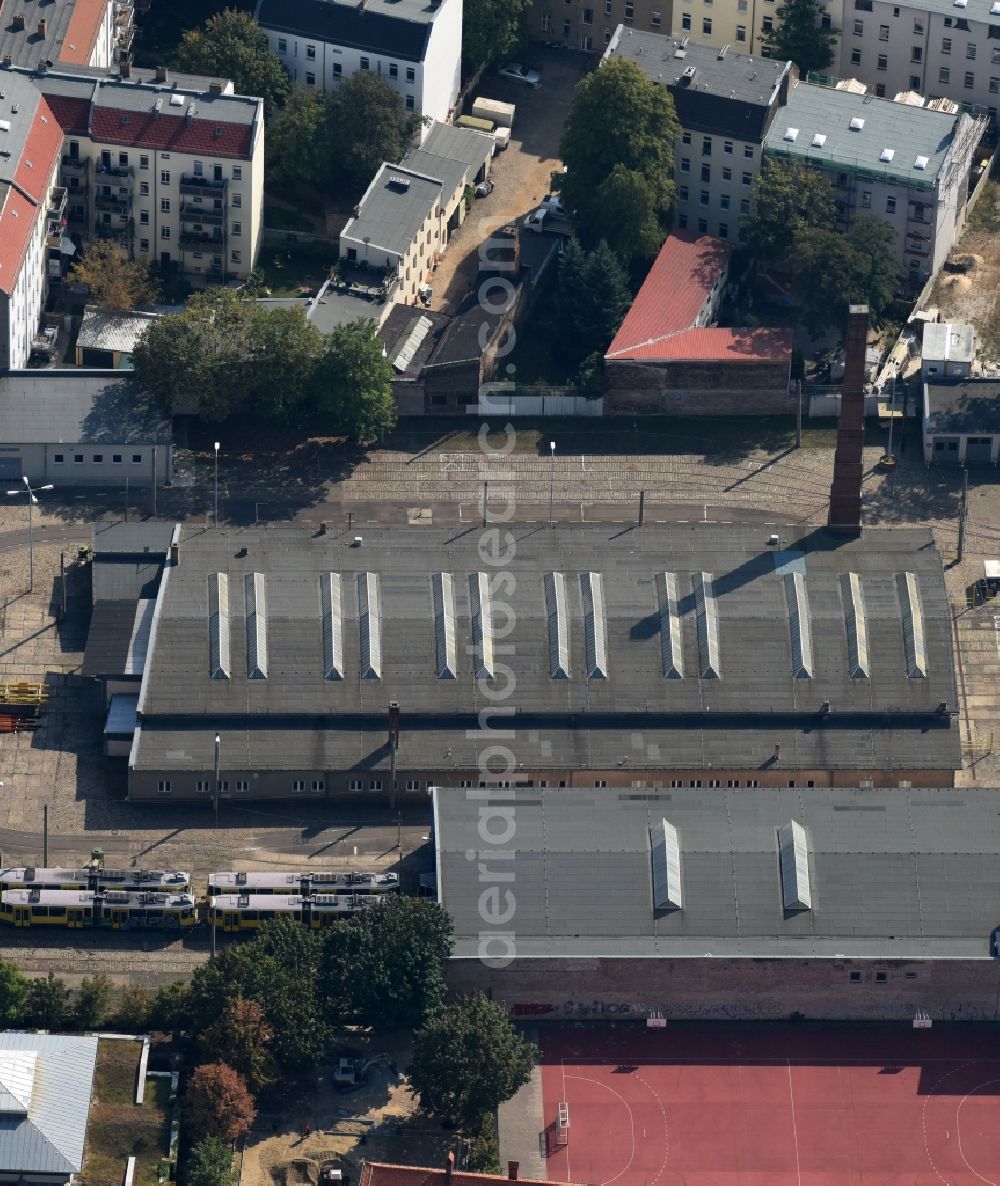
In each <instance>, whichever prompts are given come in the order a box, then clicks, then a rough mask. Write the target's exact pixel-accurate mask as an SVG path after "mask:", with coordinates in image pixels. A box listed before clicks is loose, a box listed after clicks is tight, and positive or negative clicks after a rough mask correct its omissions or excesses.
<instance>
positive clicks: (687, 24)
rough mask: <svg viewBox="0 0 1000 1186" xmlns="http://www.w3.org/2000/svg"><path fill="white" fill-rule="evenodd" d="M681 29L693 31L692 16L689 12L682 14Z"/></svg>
mask: <svg viewBox="0 0 1000 1186" xmlns="http://www.w3.org/2000/svg"><path fill="white" fill-rule="evenodd" d="M681 28H682V29H685V30H687V32H690V31H691V14H690V13H689V12H682V13H681Z"/></svg>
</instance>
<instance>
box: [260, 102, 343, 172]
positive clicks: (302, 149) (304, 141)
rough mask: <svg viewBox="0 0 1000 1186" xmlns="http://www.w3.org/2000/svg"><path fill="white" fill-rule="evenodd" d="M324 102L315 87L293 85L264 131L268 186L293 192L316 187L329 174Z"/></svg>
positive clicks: (325, 104) (325, 106) (325, 107)
mask: <svg viewBox="0 0 1000 1186" xmlns="http://www.w3.org/2000/svg"><path fill="white" fill-rule="evenodd" d="M326 121H327V99H326V96H325V95H324V94H323V93H322V92H320V91H317V90H315V89H314V88H309V87H304V86H295V87H292V91H291V94H290V95H289V96H288V101H287V102H286V103H285V106H284V107H283V108H282V109H281V111H279V112H278V114H277V115H276V116H275V117H274V119H273V120H272V121H271V123H270V125H269V126H268V129H267V141H266V145H265V153H266V157H267V174H266V175H267V187H268V190H269V191H270V192H273V193H282V192H289V191H290V192H291V193H296V192H298V191H300V190H301V189H302V188H303V187H304V186H309V187H313V188H318V187H319V186H321V185H322V184H323V182H324V181H325V180H326V178H327V177H328V175H329V171H330V166H329V160H328V152H327V149H326V128H327V122H326Z"/></svg>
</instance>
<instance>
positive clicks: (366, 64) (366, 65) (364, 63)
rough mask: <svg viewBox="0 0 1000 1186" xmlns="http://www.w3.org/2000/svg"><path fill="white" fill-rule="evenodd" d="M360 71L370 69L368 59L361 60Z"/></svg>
mask: <svg viewBox="0 0 1000 1186" xmlns="http://www.w3.org/2000/svg"><path fill="white" fill-rule="evenodd" d="M361 69H362V70H370V69H371V61H370V59H368V58H362V59H361Z"/></svg>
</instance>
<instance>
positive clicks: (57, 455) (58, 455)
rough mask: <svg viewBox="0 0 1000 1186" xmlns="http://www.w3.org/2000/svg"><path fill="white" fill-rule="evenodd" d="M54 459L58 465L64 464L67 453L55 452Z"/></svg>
mask: <svg viewBox="0 0 1000 1186" xmlns="http://www.w3.org/2000/svg"><path fill="white" fill-rule="evenodd" d="M52 460H53V461H54V462H55V463H56V465H62V463H63V462H64V461H65V460H66V455H65V453H55V454H53V457H52Z"/></svg>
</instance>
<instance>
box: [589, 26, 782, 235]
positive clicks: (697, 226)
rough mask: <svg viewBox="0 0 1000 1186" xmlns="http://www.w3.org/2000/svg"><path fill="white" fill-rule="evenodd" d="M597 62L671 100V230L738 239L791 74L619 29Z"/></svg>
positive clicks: (777, 65) (777, 66) (723, 52)
mask: <svg viewBox="0 0 1000 1186" xmlns="http://www.w3.org/2000/svg"><path fill="white" fill-rule="evenodd" d="M604 57H605V60H610V59H612V58H625V59H627V60H628V61H630V62H634V63H635V64H636V65H637V66H638V67H639V68H640V69H641V70H642V71H643V73H644V74H645V75H646V76H647V77H648V78H650V79H651V80H652V81H653V82H656V83H660V84H662V85H663V86H666V87H667V89H668V90H669V91H670V94H671V95H672V96H673V100H674V105H675V107H676V108H677V119H678V122H679V123H680V125H681V133H680V135H679V136H678V138H677V141H676V143H675V145H674V179H675V181H676V183H677V199H676V204H675V211H676V225H677V226H678V227H679V228H680V229H681V230H685V229H690V230H692V231H695V232H696V233H697V234H700V235H713V236H715V237H716V238H719V239H736V238H738V237H739V228H740V223H741V222H742V220H743V218H744V217H745V216H746V215H747V214H749V213H750V195H751V190H752V186H753V183H754V179H755V178H756V176H757V174H758V172H759V171H760V163H761V156H762V151H763V144H764V138H765V136H766V135H767V131H768V129H769V128H770V127H771V125H772V123H773V122H774V119H775V115H776V114H777V112H778V110H779V109H780V108H781V107H782V106H783V105H784V104H785V103H786V102H787V101H788V93H789V90H790V87H791V85H792V83H793V81H794V79H795V77H796V74H795V67H794V66H793V65H792V63H791V62H779V61H772V60H770V59H769V58H755V57H752V56H751V55H749V54H744V53H736V52H734V50H732V49H726V48H718V49H716V48H714V47H712V46H709V45H703V44H701V43H699V42H697V41H692V40H690V39H689V38H681V39H679V40H678V39H677V38H672V37H663V36H661V35H659V34H656V33H643V32H640V31H639V30H637V29H629V28H626V27H625V26H624V25H619V26H618V28H617V29H616V30H615V33H614V36H613V37H612V39H611V44H610V45H609V46H608V48H607V52H606V53H605V55H604Z"/></svg>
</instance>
